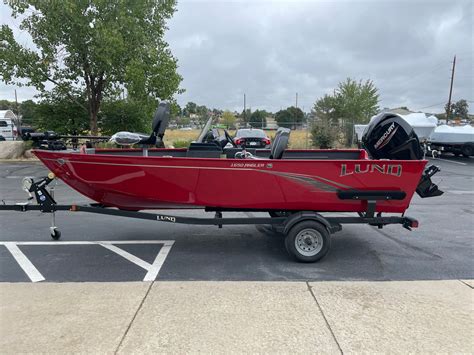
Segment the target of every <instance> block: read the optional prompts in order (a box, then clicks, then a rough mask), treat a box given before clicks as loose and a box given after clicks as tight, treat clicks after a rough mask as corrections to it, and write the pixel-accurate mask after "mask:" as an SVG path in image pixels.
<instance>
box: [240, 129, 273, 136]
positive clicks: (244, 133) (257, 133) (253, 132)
mask: <svg viewBox="0 0 474 355" xmlns="http://www.w3.org/2000/svg"><path fill="white" fill-rule="evenodd" d="M235 136H236V137H238V138H241V137H244V138H246V137H256V138H265V137H266V135H265V132H264V131H262V130H261V129H239V130H238V131H237V134H236V135H235Z"/></svg>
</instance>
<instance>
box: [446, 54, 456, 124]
mask: <svg viewBox="0 0 474 355" xmlns="http://www.w3.org/2000/svg"><path fill="white" fill-rule="evenodd" d="M455 68H456V55H455V56H454V60H453V69H452V71H451V86H450V87H449V99H448V108H447V109H446V124H448V120H449V116H450V115H451V95H452V93H453V81H454V69H455Z"/></svg>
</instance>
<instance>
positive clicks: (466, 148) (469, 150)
mask: <svg viewBox="0 0 474 355" xmlns="http://www.w3.org/2000/svg"><path fill="white" fill-rule="evenodd" d="M461 153H462V155H464V156H465V157H466V158H469V157H470V156H471V155H474V154H473V153H474V148H473V146H472V145H471V144H464V145H463V146H462V148H461Z"/></svg>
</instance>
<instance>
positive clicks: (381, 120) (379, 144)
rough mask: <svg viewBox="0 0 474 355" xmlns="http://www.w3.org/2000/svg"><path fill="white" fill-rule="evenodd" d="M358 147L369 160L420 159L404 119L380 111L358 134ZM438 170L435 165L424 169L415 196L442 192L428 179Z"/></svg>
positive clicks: (420, 154)
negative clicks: (362, 131) (364, 152)
mask: <svg viewBox="0 0 474 355" xmlns="http://www.w3.org/2000/svg"><path fill="white" fill-rule="evenodd" d="M362 146H363V147H364V149H365V150H366V151H367V152H368V153H369V155H370V157H371V158H372V159H391V160H421V159H423V150H422V149H421V145H420V141H419V139H418V136H417V135H416V133H415V131H414V130H413V128H412V127H411V126H410V124H408V122H406V121H405V120H404V119H403V118H402V117H400V116H399V115H397V114H394V113H388V112H384V113H381V114H379V115H378V116H376V117H375V118H374V119H373V120H372V121H371V122H370V123H369V124H368V126H367V127H366V129H365V131H364V135H363V136H362ZM438 171H439V168H438V167H437V166H434V165H431V166H428V167H427V168H426V170H425V172H424V173H423V175H422V177H421V180H420V182H419V184H418V187H417V189H416V192H417V193H418V195H420V196H421V197H433V196H440V195H442V194H443V191H441V190H439V189H438V186H436V185H435V184H433V182H432V181H431V177H432V176H433V175H434V174H436V173H437V172H438Z"/></svg>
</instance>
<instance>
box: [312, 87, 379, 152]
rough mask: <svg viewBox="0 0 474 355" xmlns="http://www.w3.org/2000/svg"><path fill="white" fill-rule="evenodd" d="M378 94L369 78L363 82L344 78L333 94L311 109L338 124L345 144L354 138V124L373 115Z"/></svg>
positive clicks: (321, 99) (319, 101)
mask: <svg viewBox="0 0 474 355" xmlns="http://www.w3.org/2000/svg"><path fill="white" fill-rule="evenodd" d="M378 100H379V94H378V90H377V88H376V87H375V85H374V83H373V82H372V81H371V80H367V81H365V82H362V81H355V80H353V79H350V78H348V79H346V80H345V81H343V82H341V83H339V85H338V87H337V89H336V90H334V93H333V95H325V96H324V97H322V98H320V99H318V100H317V101H316V103H315V104H314V107H313V111H314V112H315V114H316V116H317V117H318V118H320V119H321V118H324V119H328V120H330V121H332V123H333V124H338V125H339V126H340V128H341V129H342V131H343V132H344V138H345V139H344V140H345V143H346V144H351V143H352V141H353V139H354V133H353V131H354V129H353V127H354V124H356V123H366V122H368V121H369V119H370V117H371V116H373V115H375V114H376V113H377V111H378V109H379V107H378Z"/></svg>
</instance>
